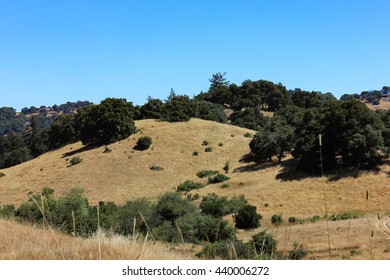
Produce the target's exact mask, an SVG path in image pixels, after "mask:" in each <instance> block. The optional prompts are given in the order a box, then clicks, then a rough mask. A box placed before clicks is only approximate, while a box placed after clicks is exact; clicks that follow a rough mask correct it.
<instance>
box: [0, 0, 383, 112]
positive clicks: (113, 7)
mask: <svg viewBox="0 0 390 280" xmlns="http://www.w3.org/2000/svg"><path fill="white" fill-rule="evenodd" d="M389 11H390V1H387V0H367V1H361V0H327V1H323V0H315V1H314V0H310V1H307V0H301V1H299V0H285V1H283V0H257V1H251V0H236V1H229V0H225V1H222V0H214V1H213V0H196V1H195V0H191V1H189V0H176V1H174V0H164V1H163V0H161V1H154V0H149V1H141V0H137V1H133V0H127V1H125V0H123V1H115V0H112V1H107V0H105V1H99V0H93V1H89V0H83V1H82V0H61V1H60V0H57V1H55V0H50V1H46V0H28V1H27V0H26V1H21V0H0V107H1V106H12V107H14V108H17V109H18V110H20V109H21V108H22V107H25V106H31V105H34V106H40V105H53V104H61V103H64V102H66V101H77V100H89V101H92V102H95V103H98V102H100V101H101V100H102V99H104V98H106V97H123V98H126V99H127V100H128V101H132V102H134V103H135V104H143V103H144V102H145V101H146V98H147V97H148V96H149V95H150V96H152V97H155V98H161V99H164V98H166V97H167V96H168V94H169V92H170V89H171V88H173V89H174V90H175V92H176V93H177V94H187V95H189V96H193V95H195V94H198V93H199V92H200V91H202V90H203V91H207V89H208V87H209V78H210V77H211V75H212V74H213V73H216V72H226V73H227V74H226V76H227V78H228V80H229V81H230V82H233V83H236V84H241V82H243V81H244V80H246V79H251V80H259V79H265V80H270V81H272V82H275V83H278V82H281V83H282V84H284V85H285V86H286V87H287V88H288V89H293V88H296V87H299V88H302V89H305V90H318V91H322V92H332V93H333V94H334V95H335V96H336V97H340V95H342V94H344V93H360V92H361V91H363V90H369V89H380V88H382V86H384V85H390V36H389V35H390V17H389V13H388V12H389Z"/></svg>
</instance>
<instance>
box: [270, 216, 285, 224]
mask: <svg viewBox="0 0 390 280" xmlns="http://www.w3.org/2000/svg"><path fill="white" fill-rule="evenodd" d="M271 223H272V224H273V225H280V224H281V223H283V219H282V216H281V215H273V216H272V217H271Z"/></svg>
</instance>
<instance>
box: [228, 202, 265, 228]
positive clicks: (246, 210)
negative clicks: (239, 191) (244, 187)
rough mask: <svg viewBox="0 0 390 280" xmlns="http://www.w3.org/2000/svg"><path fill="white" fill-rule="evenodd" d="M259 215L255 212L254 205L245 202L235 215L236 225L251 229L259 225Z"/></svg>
mask: <svg viewBox="0 0 390 280" xmlns="http://www.w3.org/2000/svg"><path fill="white" fill-rule="evenodd" d="M261 218H262V217H261V215H259V214H257V213H256V206H253V205H250V204H247V205H244V206H243V207H241V208H240V209H239V210H238V212H237V215H236V219H235V220H236V221H235V222H236V227H237V228H240V229H252V228H257V227H259V226H260V219H261Z"/></svg>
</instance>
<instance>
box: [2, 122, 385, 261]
mask: <svg viewBox="0 0 390 280" xmlns="http://www.w3.org/2000/svg"><path fill="white" fill-rule="evenodd" d="M136 126H137V128H138V129H139V132H137V133H136V134H134V135H132V136H131V137H129V138H128V139H126V140H124V141H120V142H117V143H114V144H111V145H109V148H110V149H111V152H109V153H104V150H105V149H104V147H99V148H95V149H89V150H88V149H85V148H84V147H83V146H82V144H81V143H74V144H70V145H67V146H65V147H62V148H60V149H58V150H55V151H51V152H49V153H47V154H44V155H42V156H40V157H39V158H36V159H34V160H31V161H29V162H25V163H23V164H20V165H18V166H14V167H11V168H8V169H4V170H0V171H1V172H3V173H4V174H5V176H4V177H2V178H0V203H1V204H0V205H5V204H15V205H17V206H18V205H19V204H20V203H22V202H23V201H26V200H27V195H28V193H29V192H31V191H33V192H37V191H40V190H41V189H42V188H43V187H45V186H49V187H51V188H53V189H54V190H55V192H56V194H57V195H61V194H63V193H64V192H66V191H67V190H69V189H70V188H73V187H76V186H79V187H83V188H84V189H85V193H86V196H87V197H88V199H89V201H90V203H91V204H96V203H97V202H98V201H101V200H102V201H113V202H115V203H119V204H121V203H124V202H125V201H127V200H131V199H134V198H139V197H142V196H144V197H148V198H150V199H156V197H157V196H158V195H160V194H162V193H164V192H167V191H173V190H174V189H175V188H176V187H177V186H178V185H179V184H180V183H181V182H183V181H185V180H194V181H198V182H203V183H205V182H206V181H205V179H199V178H197V176H196V173H197V172H198V171H200V170H204V169H213V170H219V171H220V172H223V167H224V165H225V163H226V162H227V161H229V162H230V170H229V173H228V174H227V175H228V176H229V177H230V180H229V181H227V182H224V183H225V184H226V183H227V184H228V185H229V186H228V187H227V188H221V185H222V184H221V183H220V184H215V185H208V186H206V187H205V188H203V189H200V190H196V191H192V192H191V193H192V194H195V193H199V194H200V195H201V196H205V195H207V194H208V193H211V192H215V193H217V194H218V195H224V196H229V197H231V196H233V195H241V194H243V195H245V196H246V198H247V199H248V201H249V203H251V204H253V205H255V206H257V211H258V212H259V213H260V214H261V215H263V219H262V227H261V228H259V229H258V230H256V231H251V232H239V237H241V238H243V239H249V238H250V236H251V235H253V234H255V233H256V232H257V231H259V230H264V229H267V230H269V231H270V232H272V233H273V235H274V236H275V237H276V238H277V239H278V240H279V244H280V246H282V245H283V244H284V245H283V246H284V248H291V246H292V244H293V243H294V242H298V243H303V244H304V245H305V246H306V247H307V248H308V249H309V252H310V254H311V256H312V257H311V258H320V259H326V258H327V257H328V256H327V239H326V236H327V227H325V230H324V225H325V221H324V220H321V221H320V222H317V223H310V222H308V221H309V220H310V218H311V217H313V216H316V215H317V216H320V217H323V216H324V215H325V202H326V204H327V208H328V216H331V215H336V214H341V213H344V212H348V213H352V214H353V215H354V214H357V215H358V216H359V217H362V218H360V219H357V220H351V222H350V223H348V221H341V222H339V221H338V222H329V225H330V226H329V228H330V231H331V232H332V235H331V236H333V237H334V236H338V234H341V233H342V234H341V235H340V236H341V237H340V238H339V239H332V248H333V249H334V251H333V252H336V251H337V252H339V253H338V254H337V256H338V258H341V256H343V255H345V254H346V253H345V250H348V248H349V247H348V246H350V247H351V248H352V249H350V250H349V251H351V250H355V251H362V252H364V253H362V254H361V255H358V256H353V257H354V258H364V259H369V258H372V254H371V253H369V252H368V250H370V252H371V251H375V252H379V251H380V250H382V251H381V254H379V253H378V254H377V255H376V257H375V258H386V259H388V258H390V256H389V254H388V253H386V252H383V250H385V251H387V250H389V251H390V248H387V249H386V248H384V249H381V247H383V246H384V245H383V242H385V243H386V242H387V244H388V242H390V236H389V234H386V231H387V229H386V228H388V225H389V223H388V222H387V221H386V222H384V223H382V222H381V224H378V217H381V218H383V219H382V220H381V221H384V219H385V216H386V215H389V213H390V167H389V165H383V166H382V167H381V168H380V169H379V170H377V171H358V170H355V169H351V170H346V169H339V170H335V171H334V172H333V173H331V174H327V176H326V177H324V178H320V177H316V176H308V174H305V173H301V172H297V171H296V169H295V166H296V161H295V160H294V159H292V158H290V157H287V158H285V159H284V160H283V162H282V163H281V164H278V163H276V162H272V163H266V164H262V165H258V164H254V163H253V162H250V161H248V160H246V157H245V156H246V155H247V154H248V153H249V151H250V149H249V145H248V144H249V142H250V140H251V139H250V138H247V137H245V136H244V134H245V133H247V132H249V133H252V134H254V132H253V131H251V130H248V129H243V128H239V127H236V126H231V125H226V124H219V123H215V122H211V121H204V120H199V119H191V120H190V121H189V122H182V123H168V122H161V121H156V120H143V121H138V122H136ZM145 135H147V136H150V137H152V139H153V144H152V146H151V148H149V149H148V150H145V151H137V150H134V149H133V148H134V146H135V143H136V141H137V139H138V138H139V137H141V136H145ZM205 140H206V141H208V142H209V146H210V147H212V148H213V150H212V152H205V148H206V146H203V145H202V142H203V141H205ZM195 151H198V152H199V155H198V156H194V155H193V152H195ZM74 156H79V157H81V158H82V162H81V163H80V164H78V165H75V166H71V167H68V165H69V161H70V159H71V158H72V157H74ZM152 165H158V166H161V167H163V170H161V171H156V170H150V167H151V166H152ZM367 193H368V199H366V198H367ZM324 197H325V199H324ZM198 201H199V200H198ZM275 214H276V215H282V217H283V219H284V220H285V224H283V225H282V226H281V227H280V228H276V227H275V226H273V225H272V224H271V221H270V220H271V217H272V215H275ZM291 216H294V217H296V218H298V219H305V221H306V222H305V224H303V225H289V224H288V222H287V221H288V218H289V217H291ZM366 217H368V218H366ZM226 218H227V219H231V217H226ZM359 221H360V222H359ZM380 227H381V228H382V229H380ZM363 229H364V230H363ZM373 231H374V233H375V235H374V237H373V238H370V236H371V232H373ZM388 231H389V232H390V230H388ZM286 232H290V233H289V234H288V235H287V234H286ZM347 236H349V237H347ZM287 237H288V238H287ZM344 239H348V240H350V243H349V242H348V244H347V245H345V243H344V241H345V240H344ZM286 240H287V241H288V242H287V241H286ZM337 240H339V241H337ZM340 240H341V241H340ZM342 240H344V241H342ZM352 240H354V242H352ZM349 244H350V245H349ZM382 245H383V246H382ZM283 246H282V247H281V248H283ZM367 248H369V249H367ZM374 249H375V250H374ZM349 251H348V252H349ZM309 258H310V255H309Z"/></svg>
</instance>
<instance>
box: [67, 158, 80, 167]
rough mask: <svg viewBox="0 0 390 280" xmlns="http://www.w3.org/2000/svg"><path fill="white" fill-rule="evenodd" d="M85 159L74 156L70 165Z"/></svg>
mask: <svg viewBox="0 0 390 280" xmlns="http://www.w3.org/2000/svg"><path fill="white" fill-rule="evenodd" d="M82 161H83V159H82V158H81V157H72V158H71V159H70V161H69V167H70V166H73V165H77V164H79V163H81V162H82Z"/></svg>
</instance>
